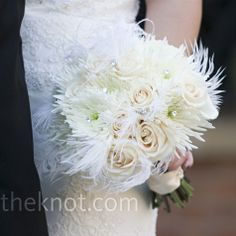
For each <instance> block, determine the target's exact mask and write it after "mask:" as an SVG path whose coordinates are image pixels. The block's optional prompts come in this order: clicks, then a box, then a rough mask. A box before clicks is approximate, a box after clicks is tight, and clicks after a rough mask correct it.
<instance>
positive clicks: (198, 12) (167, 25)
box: [145, 0, 202, 194]
mask: <svg viewBox="0 0 236 236" xmlns="http://www.w3.org/2000/svg"><path fill="white" fill-rule="evenodd" d="M146 3H147V16H146V17H147V18H148V19H150V20H151V21H152V22H153V23H154V26H155V29H154V30H155V35H156V38H157V39H163V38H164V37H167V39H168V41H169V43H170V44H173V45H175V46H179V45H180V44H182V43H187V44H188V45H191V44H193V43H194V41H195V40H196V39H197V37H198V33H199V29H200V24H201V17H202V0H146ZM145 30H146V31H147V32H152V31H153V25H152V24H151V23H150V22H146V24H145ZM189 51H191V47H189ZM192 164H193V157H192V154H191V152H187V153H186V154H185V155H183V156H181V157H180V158H177V157H174V158H173V161H172V162H171V163H170V165H169V168H168V169H169V171H168V172H167V173H166V174H164V175H162V176H161V177H160V176H158V175H153V176H152V177H150V179H149V181H148V183H149V187H150V188H151V189H152V190H153V191H156V192H159V193H161V194H165V193H168V192H171V191H173V190H175V189H176V188H178V186H179V185H180V180H181V179H182V178H183V172H182V169H181V167H183V168H187V167H191V166H192Z"/></svg>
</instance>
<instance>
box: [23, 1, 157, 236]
mask: <svg viewBox="0 0 236 236" xmlns="http://www.w3.org/2000/svg"><path fill="white" fill-rule="evenodd" d="M26 2H27V4H26V12H25V18H24V21H23V25H22V30H21V35H22V40H23V54H24V63H25V71H26V81H27V85H28V90H29V95H30V102H31V109H32V117H33V131H34V143H35V161H36V165H37V168H38V171H39V174H40V176H41V182H42V189H43V195H44V197H45V199H48V201H46V202H45V205H46V213H47V220H48V226H49V235H50V236H139V235H140V236H154V235H155V221H156V214H157V212H156V211H155V210H153V209H152V204H151V192H150V191H149V189H148V188H147V186H146V185H145V184H144V185H142V186H139V187H135V188H133V189H131V190H129V191H127V192H124V193H120V194H112V195H111V194H110V195H108V194H106V193H104V192H86V191H84V190H83V189H82V187H81V179H80V178H79V176H77V175H74V176H72V177H63V178H62V179H60V180H59V181H57V182H51V181H50V180H49V179H48V178H46V177H45V176H46V174H47V170H49V169H52V168H53V167H54V166H55V165H57V161H58V159H57V151H56V150H55V147H54V146H53V143H51V142H50V141H49V140H48V136H47V133H46V131H45V130H41V132H38V127H37V126H36V125H35V124H34V116H35V115H36V116H37V113H38V112H37V111H38V110H40V109H41V107H42V104H43V103H44V102H45V101H47V102H48V100H49V99H51V97H50V96H49V94H50V91H51V90H53V88H54V81H55V78H56V77H58V76H60V75H62V74H63V73H64V72H65V70H66V66H67V65H68V64H73V63H77V59H78V58H77V57H78V55H80V56H81V57H82V56H83V54H85V53H87V52H89V51H94V50H97V49H98V48H99V42H98V41H99V40H98V39H101V38H104V39H106V38H107V40H109V37H110V35H109V33H107V29H110V28H112V26H114V25H116V24H127V25H129V24H133V23H134V21H135V16H136V14H137V10H138V1H137V0H116V1H115V0H27V1H26ZM47 112H48V111H47V110H46V111H45V112H44V113H45V114H46V115H47V116H50V114H49V112H48V113H47ZM40 114H43V112H42V111H40ZM48 153H51V154H50V156H48ZM79 197H83V198H84V200H83V209H82V208H81V207H82V206H81V202H80V200H79V199H78V198H79ZM55 198H59V199H60V203H61V205H62V206H61V207H59V206H56V207H55V206H54V205H53V206H52V204H50V203H49V202H50V199H51V200H52V199H55ZM124 198H126V199H130V200H131V201H132V199H135V200H133V201H136V203H137V205H135V204H134V205H135V206H132V204H131V208H130V209H129V210H127V209H120V208H119V204H120V202H121V200H122V199H124ZM96 199H100V200H98V201H97V202H98V208H99V210H97V209H95V207H91V204H93V203H94V200H96ZM109 199H112V200H109ZM74 201H76V203H77V204H75V202H74ZM107 202H109V203H110V204H112V206H114V204H115V205H116V204H118V206H117V207H115V209H113V210H110V209H106V207H104V204H107ZM78 203H80V204H78ZM68 204H69V205H70V206H71V204H72V206H73V207H72V208H73V210H71V208H70V209H68ZM74 205H76V206H75V207H74ZM88 206H90V207H88ZM84 208H86V210H85V211H84ZM125 208H126V207H125ZM101 209H102V211H101Z"/></svg>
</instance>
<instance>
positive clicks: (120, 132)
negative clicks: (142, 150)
mask: <svg viewBox="0 0 236 236" xmlns="http://www.w3.org/2000/svg"><path fill="white" fill-rule="evenodd" d="M127 119H128V113H127V112H126V111H122V110H121V111H119V112H118V113H117V114H116V116H115V121H114V122H113V124H112V132H113V135H114V138H118V137H126V138H127V137H129V136H130V135H131V127H130V125H129V124H128V122H127Z"/></svg>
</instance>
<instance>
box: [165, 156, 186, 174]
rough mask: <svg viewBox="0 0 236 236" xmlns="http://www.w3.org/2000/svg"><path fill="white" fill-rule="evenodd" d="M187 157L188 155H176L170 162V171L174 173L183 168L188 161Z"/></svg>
mask: <svg viewBox="0 0 236 236" xmlns="http://www.w3.org/2000/svg"><path fill="white" fill-rule="evenodd" d="M187 158H188V157H187V156H186V155H178V156H177V155H175V156H174V157H173V160H172V161H171V162H170V164H169V167H168V170H169V171H172V170H176V169H178V168H179V167H181V166H183V165H184V163H185V162H186V161H187Z"/></svg>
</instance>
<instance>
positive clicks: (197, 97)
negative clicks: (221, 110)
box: [182, 78, 218, 119]
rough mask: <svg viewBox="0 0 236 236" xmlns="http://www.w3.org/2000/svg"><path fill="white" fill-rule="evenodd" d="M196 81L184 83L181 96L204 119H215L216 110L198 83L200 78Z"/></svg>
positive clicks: (205, 89) (204, 88)
mask: <svg viewBox="0 0 236 236" xmlns="http://www.w3.org/2000/svg"><path fill="white" fill-rule="evenodd" d="M198 80H199V81H197V80H196V79H195V80H194V79H193V80H191V78H189V80H186V81H184V82H183V85H182V88H183V92H182V96H183V98H184V100H185V102H186V103H187V104H188V105H189V106H192V107H194V108H197V109H198V110H199V111H200V112H201V114H202V115H203V116H204V117H205V118H206V119H216V118H217V116H218V110H217V108H216V106H215V105H214V104H213V103H212V101H211V98H210V96H209V94H208V91H207V88H206V87H205V86H204V84H202V83H200V82H201V81H200V80H201V79H200V78H199V79H198Z"/></svg>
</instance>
